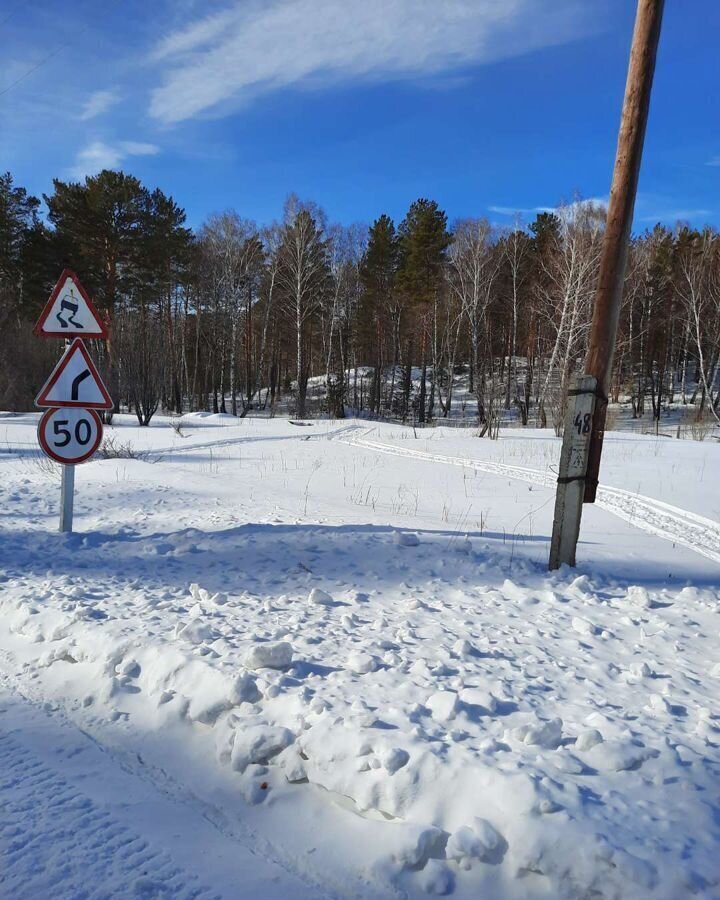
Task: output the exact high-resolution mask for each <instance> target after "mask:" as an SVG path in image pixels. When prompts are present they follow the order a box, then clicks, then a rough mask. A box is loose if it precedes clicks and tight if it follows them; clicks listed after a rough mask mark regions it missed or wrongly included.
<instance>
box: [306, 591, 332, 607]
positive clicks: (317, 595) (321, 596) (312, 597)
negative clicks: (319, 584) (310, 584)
mask: <svg viewBox="0 0 720 900" xmlns="http://www.w3.org/2000/svg"><path fill="white" fill-rule="evenodd" d="M334 602H335V601H334V600H333V598H332V597H331V596H330V594H328V592H327V591H324V590H322V588H316V587H315V588H313V589H312V590H311V591H310V593H309V594H308V603H316V604H318V605H319V606H332V605H333V603H334Z"/></svg>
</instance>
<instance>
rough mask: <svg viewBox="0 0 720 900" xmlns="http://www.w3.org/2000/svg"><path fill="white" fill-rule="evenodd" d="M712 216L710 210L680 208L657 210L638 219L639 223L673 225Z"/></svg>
mask: <svg viewBox="0 0 720 900" xmlns="http://www.w3.org/2000/svg"><path fill="white" fill-rule="evenodd" d="M712 214H713V213H712V210H711V209H701V208H694V207H689V206H688V207H682V206H681V207H677V208H673V207H671V208H668V209H658V210H656V211H655V212H653V213H649V214H647V215H642V216H639V217H638V218H639V219H640V221H641V222H665V223H672V224H674V223H675V222H693V221H695V220H696V219H703V218H706V217H707V216H711V215H712Z"/></svg>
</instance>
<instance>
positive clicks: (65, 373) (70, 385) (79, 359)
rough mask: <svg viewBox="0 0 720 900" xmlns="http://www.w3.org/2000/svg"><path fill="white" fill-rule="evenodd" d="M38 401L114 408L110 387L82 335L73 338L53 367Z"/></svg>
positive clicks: (38, 403)
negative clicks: (102, 376) (105, 382)
mask: <svg viewBox="0 0 720 900" xmlns="http://www.w3.org/2000/svg"><path fill="white" fill-rule="evenodd" d="M35 405H36V406H41V407H42V406H63V407H77V408H78V409H80V408H84V409H112V407H113V402H112V400H111V399H110V395H109V394H108V392H107V388H106V387H105V385H104V384H103V382H102V378H100V375H99V374H98V370H97V369H96V368H95V363H94V362H93V361H92V359H91V358H90V354H89V353H88V352H87V350H86V349H85V345H84V344H83V342H82V341H81V340H80V339H79V338H77V339H76V340H74V341H73V342H72V344H71V345H70V346H69V348H68V349H67V350H66V351H65V354H64V356H63V357H62V359H61V360H60V362H59V363H58V364H57V365H56V366H55V368H54V369H53V371H52V374H51V375H50V377H49V378H48V380H47V381H46V382H45V386H44V387H43V389H42V390H41V391H40V393H39V394H38V396H37V399H36V400H35Z"/></svg>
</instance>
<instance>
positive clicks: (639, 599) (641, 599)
mask: <svg viewBox="0 0 720 900" xmlns="http://www.w3.org/2000/svg"><path fill="white" fill-rule="evenodd" d="M627 598H628V600H629V601H630V602H631V603H632V604H633V605H635V606H639V607H640V608H641V609H651V608H652V605H653V604H652V600H651V599H650V594H648V592H647V589H646V588H644V587H640V586H639V585H637V584H633V585H631V586H630V587H629V588H628V591H627Z"/></svg>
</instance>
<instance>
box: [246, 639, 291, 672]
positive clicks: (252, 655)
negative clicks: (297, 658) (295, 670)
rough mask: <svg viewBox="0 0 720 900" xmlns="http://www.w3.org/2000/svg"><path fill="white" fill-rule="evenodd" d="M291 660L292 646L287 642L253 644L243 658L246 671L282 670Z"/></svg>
mask: <svg viewBox="0 0 720 900" xmlns="http://www.w3.org/2000/svg"><path fill="white" fill-rule="evenodd" d="M292 658H293V648H292V644H289V643H288V642H287V641H278V642H277V643H266V644H254V645H253V646H252V647H251V648H250V650H249V651H248V653H247V655H246V656H245V665H246V666H247V667H248V669H284V668H286V667H287V666H289V665H290V664H291V663H292Z"/></svg>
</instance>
